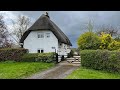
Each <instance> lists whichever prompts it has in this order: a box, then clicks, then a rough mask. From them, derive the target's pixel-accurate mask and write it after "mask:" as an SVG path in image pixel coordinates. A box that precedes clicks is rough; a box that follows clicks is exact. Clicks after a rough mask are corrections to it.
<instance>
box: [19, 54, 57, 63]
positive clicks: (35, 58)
mask: <svg viewBox="0 0 120 90" xmlns="http://www.w3.org/2000/svg"><path fill="white" fill-rule="evenodd" d="M54 55H55V53H29V54H25V55H23V56H22V60H21V61H24V62H53V61H54V60H55V57H54Z"/></svg>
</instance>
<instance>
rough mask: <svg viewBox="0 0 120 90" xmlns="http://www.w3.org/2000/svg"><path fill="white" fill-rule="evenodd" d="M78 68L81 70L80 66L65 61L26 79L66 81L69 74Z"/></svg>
mask: <svg viewBox="0 0 120 90" xmlns="http://www.w3.org/2000/svg"><path fill="white" fill-rule="evenodd" d="M77 68H79V65H76V64H71V63H68V62H67V61H63V62H61V63H59V64H58V65H57V66H55V67H53V68H51V69H49V70H46V71H43V72H41V73H37V74H35V75H33V76H31V77H28V78H26V79H64V78H65V77H66V76H67V75H68V74H70V73H71V72H72V71H73V70H75V69H77Z"/></svg>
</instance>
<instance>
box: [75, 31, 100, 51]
mask: <svg viewBox="0 0 120 90" xmlns="http://www.w3.org/2000/svg"><path fill="white" fill-rule="evenodd" d="M77 44H78V47H79V48H80V49H82V50H84V49H98V48H99V46H100V38H99V37H98V36H97V35H96V34H95V33H93V32H86V33H84V34H82V35H81V36H80V37H79V38H78V40H77Z"/></svg>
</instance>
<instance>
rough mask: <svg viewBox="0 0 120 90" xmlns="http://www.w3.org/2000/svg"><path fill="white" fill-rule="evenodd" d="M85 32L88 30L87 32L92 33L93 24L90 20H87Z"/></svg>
mask: <svg viewBox="0 0 120 90" xmlns="http://www.w3.org/2000/svg"><path fill="white" fill-rule="evenodd" d="M87 30H88V31H89V32H92V31H93V24H92V22H91V20H89V22H88V25H87Z"/></svg>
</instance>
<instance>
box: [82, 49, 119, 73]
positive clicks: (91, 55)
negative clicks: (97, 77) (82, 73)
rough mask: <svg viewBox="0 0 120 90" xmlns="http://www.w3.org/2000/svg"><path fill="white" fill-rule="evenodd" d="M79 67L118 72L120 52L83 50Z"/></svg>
mask: <svg viewBox="0 0 120 90" xmlns="http://www.w3.org/2000/svg"><path fill="white" fill-rule="evenodd" d="M80 54H81V65H82V66H84V67H87V68H92V69H96V70H106V71H109V72H120V51H108V50H104V51H103V50H83V51H81V53H80Z"/></svg>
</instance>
